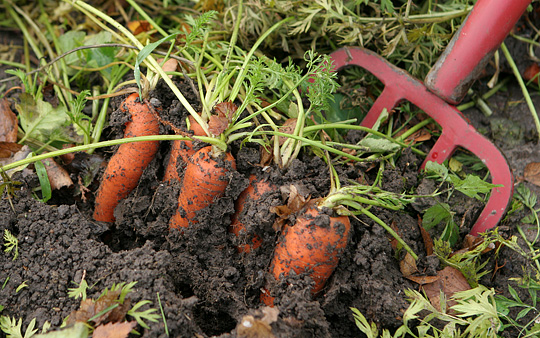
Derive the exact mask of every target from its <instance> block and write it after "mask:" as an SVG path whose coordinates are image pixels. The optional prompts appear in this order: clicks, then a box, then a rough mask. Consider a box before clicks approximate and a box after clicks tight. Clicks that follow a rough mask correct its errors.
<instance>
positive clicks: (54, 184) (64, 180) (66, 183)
mask: <svg viewBox="0 0 540 338" xmlns="http://www.w3.org/2000/svg"><path fill="white" fill-rule="evenodd" d="M41 163H43V165H44V166H45V170H47V176H48V177H49V182H50V183H51V189H53V190H56V189H60V188H63V187H70V186H72V185H73V181H72V180H71V178H70V177H69V173H68V172H67V171H66V169H64V168H63V167H61V166H59V165H58V163H56V162H55V161H54V160H53V159H46V160H42V161H41Z"/></svg>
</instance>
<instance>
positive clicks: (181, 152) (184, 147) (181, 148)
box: [163, 115, 205, 182]
mask: <svg viewBox="0 0 540 338" xmlns="http://www.w3.org/2000/svg"><path fill="white" fill-rule="evenodd" d="M189 124H190V126H189V129H190V130H191V131H193V134H194V135H197V136H203V135H205V132H204V129H202V127H201V126H200V125H199V124H198V123H197V121H195V119H194V118H193V116H191V115H190V116H189ZM194 153H195V150H194V149H193V142H192V141H183V140H178V141H174V142H173V144H172V147H171V153H170V155H169V163H167V168H166V169H165V174H164V175H163V180H164V181H165V182H170V181H171V180H173V179H174V180H177V181H180V177H179V176H178V170H177V165H178V159H179V158H180V159H182V161H183V162H184V163H187V162H188V159H189V158H190V157H191V156H192V155H193V154H194Z"/></svg>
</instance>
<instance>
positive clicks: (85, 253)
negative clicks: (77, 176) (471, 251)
mask: <svg viewBox="0 0 540 338" xmlns="http://www.w3.org/2000/svg"><path fill="white" fill-rule="evenodd" d="M183 88H184V89H185V91H187V87H185V86H184V87H183ZM515 97H520V93H519V91H518V89H516V88H514V87H511V88H510V91H509V92H508V95H507V96H505V95H499V96H497V97H495V98H493V99H492V100H491V101H490V103H491V104H492V106H493V107H494V111H495V114H496V115H497V116H496V117H498V118H505V119H508V120H512V121H513V122H514V123H515V124H516V126H517V128H519V129H520V130H521V132H522V135H525V136H524V137H522V138H521V139H519V140H518V142H517V143H512V144H511V145H508V144H507V143H505V140H507V138H503V139H496V140H495V142H496V143H497V144H498V145H499V146H501V147H502V149H503V151H504V152H505V154H506V155H507V156H508V157H509V160H510V164H511V167H512V169H513V170H514V173H515V175H516V177H519V176H521V175H522V173H523V168H524V166H525V165H526V164H527V163H528V162H532V161H533V159H536V160H537V161H538V159H540V154H539V152H540V150H539V149H538V147H537V145H536V143H535V142H534V141H533V140H534V137H533V136H534V132H533V127H532V124H531V123H530V122H529V121H530V115H529V113H528V111H527V109H526V106H525V104H524V103H521V104H519V105H514V106H511V108H509V107H510V106H509V105H508V102H510V101H511V100H513V98H515ZM158 99H159V100H160V101H161V103H162V107H163V113H162V114H163V116H165V118H167V119H169V120H171V121H173V117H172V116H175V117H176V121H173V122H174V123H179V122H178V121H182V119H180V118H179V117H182V116H185V114H186V113H185V111H184V110H183V108H181V106H180V105H179V104H178V102H176V101H174V100H173V99H172V98H171V97H170V96H169V97H158ZM538 101H539V100H538V98H535V102H536V103H537V106H540V104H539V103H540V102H538ZM167 108H168V109H167ZM467 115H468V116H469V117H470V118H471V119H472V120H473V123H474V124H475V125H476V127H478V128H479V129H480V130H482V131H485V132H486V134H487V135H491V131H492V129H491V127H492V125H490V121H491V120H492V119H493V117H490V118H483V117H482V115H481V113H480V112H478V111H475V110H471V111H470V112H469V111H467ZM119 120H121V118H119ZM120 124H121V123H120ZM162 128H164V127H162ZM163 130H164V131H166V128H164V129H163ZM109 132H110V135H114V133H115V131H114V129H113V128H111V129H110V130H109ZM169 147H170V145H169V144H168V143H166V142H163V143H162V144H161V146H160V152H159V154H158V156H157V157H156V158H155V159H154V161H153V162H152V163H151V165H150V167H149V168H148V169H147V170H146V171H145V173H144V174H143V177H142V178H141V181H140V184H139V187H138V188H137V189H136V190H135V191H133V192H132V193H131V194H130V195H129V196H128V198H126V199H125V200H124V201H122V202H121V203H120V205H119V206H118V207H117V209H116V211H115V216H116V223H115V224H114V225H109V224H105V223H100V222H96V221H94V220H92V218H91V215H92V207H93V204H92V200H91V198H90V200H87V201H85V200H83V199H81V195H80V194H77V193H76V190H75V189H73V190H65V191H59V192H55V196H54V198H53V200H51V202H49V203H48V204H43V203H40V202H38V201H37V200H36V199H35V198H33V197H32V190H33V189H34V188H35V187H37V186H38V182H37V179H36V177H35V176H33V175H32V174H27V172H23V173H19V174H17V175H16V176H15V177H14V179H15V180H18V181H21V182H23V184H22V185H21V189H20V190H19V191H17V196H16V197H15V198H13V199H12V200H8V199H3V200H2V201H0V231H2V233H3V232H4V229H8V230H9V231H11V232H12V233H13V234H14V235H15V236H16V237H17V238H18V239H19V257H18V258H17V259H15V260H12V256H11V255H8V254H2V255H0V266H1V267H2V268H0V281H1V282H2V283H4V281H5V283H4V287H3V288H2V289H1V290H0V305H3V306H4V307H5V310H4V311H3V312H2V314H3V315H10V316H14V317H16V318H19V317H22V318H23V319H24V326H26V325H27V324H28V323H29V321H30V320H31V319H32V318H36V320H37V324H38V325H39V326H40V327H41V325H43V323H44V322H45V321H49V322H50V323H51V324H52V325H53V327H55V328H56V327H59V326H60V325H61V324H62V321H63V320H64V318H66V317H67V316H68V315H69V314H70V313H71V312H72V311H74V310H77V309H78V306H79V304H80V299H78V300H77V299H73V298H70V297H68V288H72V287H75V286H76V285H75V284H74V283H73V282H75V283H80V282H81V278H83V276H84V278H85V280H86V281H87V282H88V284H89V285H90V286H92V288H91V290H90V292H89V295H88V296H89V298H96V297H97V296H98V295H99V294H100V293H101V292H102V290H103V289H105V288H107V287H111V286H112V285H113V283H120V282H133V281H136V282H137V284H136V286H135V289H134V292H132V293H131V294H130V295H129V297H131V301H132V304H134V303H136V302H138V301H140V300H143V299H147V300H150V301H151V302H152V304H151V307H153V308H156V309H158V311H159V307H158V300H157V297H158V294H159V298H160V299H161V305H162V307H163V314H164V318H165V320H166V322H167V326H168V330H169V333H170V336H172V337H200V336H202V337H209V336H219V337H237V336H239V335H238V331H239V330H238V329H237V325H239V323H241V322H242V318H243V317H244V316H246V315H253V316H254V317H255V318H261V316H262V310H264V309H263V308H262V306H261V305H260V302H259V295H260V289H261V288H262V287H263V286H265V285H267V283H269V282H272V281H271V278H270V276H269V274H268V272H267V270H268V265H269V262H270V259H271V255H272V251H273V248H274V246H275V243H276V240H277V239H278V237H279V233H276V231H275V230H273V229H272V224H273V220H274V217H275V215H274V214H272V213H271V212H270V207H271V206H277V205H283V204H285V202H286V200H285V198H286V191H287V188H288V187H290V185H295V186H296V187H297V188H298V190H299V192H300V193H301V194H303V195H304V196H306V197H307V196H311V198H317V197H322V196H325V195H326V194H327V193H328V190H329V187H330V181H329V174H328V170H327V169H326V165H325V164H324V162H323V161H322V160H321V159H320V158H318V157H315V156H313V155H311V154H302V156H301V157H300V159H298V160H297V161H295V162H294V163H293V165H292V166H291V167H290V168H288V169H286V170H280V169H278V168H275V167H268V168H261V167H259V166H257V163H259V161H260V153H259V149H258V148H254V147H250V146H249V145H248V146H244V147H243V148H239V147H238V146H233V148H232V151H233V154H234V155H235V157H236V159H237V172H234V173H233V174H232V177H231V183H230V184H229V187H228V188H227V191H226V193H225V196H224V197H223V198H221V199H219V200H218V201H217V202H216V203H215V204H213V205H212V206H210V207H209V208H207V209H205V210H203V211H202V212H201V213H200V215H199V218H198V220H199V223H198V224H197V226H195V227H192V228H189V229H186V230H184V232H183V234H182V233H180V232H179V231H176V230H174V231H169V230H168V222H169V218H170V217H171V216H172V215H173V214H174V212H175V211H176V205H175V204H176V201H177V195H178V192H179V188H180V187H179V185H178V184H176V183H173V184H166V183H162V182H161V179H162V176H163V170H164V166H165V164H166V157H167V153H168V150H169ZM105 156H109V155H105ZM421 162H422V159H421V158H418V157H416V156H414V155H412V154H411V153H410V152H408V151H404V152H403V153H402V154H401V155H400V156H399V158H398V160H397V162H396V167H395V168H391V167H390V165H387V170H386V172H385V174H384V178H383V188H384V189H386V190H390V191H395V192H402V191H414V190H416V189H417V188H418V187H419V186H420V187H422V189H423V188H425V187H429V185H430V183H429V181H426V180H425V179H423V178H422V176H421V175H420V173H419V171H418V170H419V167H420V164H421ZM337 169H338V172H339V175H340V177H342V181H343V182H346V180H347V179H352V180H357V179H361V178H362V179H367V181H368V183H371V182H372V180H373V178H374V176H375V174H376V173H375V171H376V169H375V170H369V169H370V167H369V165H365V166H364V165H355V166H353V165H346V166H343V167H338V168H337ZM252 173H255V174H256V175H258V176H261V177H264V178H266V179H268V180H270V181H272V182H273V183H274V184H275V185H276V186H278V187H280V189H279V190H276V191H274V192H271V193H269V194H266V195H265V196H264V198H263V199H262V203H260V204H258V205H253V204H252V203H247V204H246V206H245V208H244V220H245V222H247V223H248V224H249V226H252V227H256V228H257V229H259V230H260V233H261V234H264V236H263V244H262V246H261V247H260V248H258V249H257V250H254V251H252V252H250V253H247V254H246V253H238V252H237V250H236V245H237V244H238V243H237V241H238V239H237V238H236V237H235V236H234V235H232V234H231V233H229V232H228V231H227V228H228V226H229V224H230V215H231V214H232V213H233V211H234V200H235V199H236V198H237V197H238V195H239V194H240V193H241V192H242V191H243V190H244V189H245V188H246V187H247V184H248V180H247V177H248V176H249V175H250V174H252ZM75 181H76V180H75ZM531 188H534V187H532V186H531ZM91 189H93V190H94V191H95V186H91ZM536 191H537V192H538V190H536ZM86 195H87V196H88V197H91V194H86ZM441 198H443V197H441ZM450 203H451V204H452V206H453V210H456V212H457V213H456V219H458V220H461V219H462V218H463V219H464V222H463V225H462V229H461V232H462V234H466V233H467V232H468V231H469V228H470V227H471V225H472V223H473V222H474V217H473V216H474V215H475V213H477V212H478V211H479V210H480V209H479V206H478V204H476V203H472V202H471V201H469V200H465V199H464V198H463V197H462V196H459V194H457V193H456V194H454V197H453V198H452V200H451V201H450ZM425 207H426V206H425V205H422V204H418V203H417V204H415V205H414V206H411V207H408V208H407V209H406V210H405V211H402V212H389V211H387V210H383V209H372V212H373V213H375V214H376V215H377V216H378V217H380V218H381V219H382V220H383V221H385V222H386V223H387V224H395V226H396V227H397V228H398V229H399V232H400V234H401V236H402V238H403V239H404V240H405V241H406V242H407V243H408V244H409V245H410V246H411V247H412V249H413V250H414V251H415V252H416V253H418V254H419V256H420V260H419V263H418V265H419V266H418V267H419V270H420V271H422V272H424V273H426V274H428V275H429V274H434V273H435V271H436V270H437V268H438V262H437V260H436V259H432V258H431V257H426V255H425V249H424V246H423V243H422V239H421V236H420V233H419V231H418V219H417V216H418V214H419V213H418V212H419V211H423V210H424V209H425ZM522 216H524V213H523V212H521V213H517V214H514V215H513V216H512V217H510V218H509V219H508V220H506V221H505V222H504V223H503V224H502V226H501V232H502V233H503V234H505V235H511V234H513V233H514V230H515V226H516V225H517V224H518V223H519V219H520V218H521V217H522ZM351 220H352V228H353V233H352V236H351V238H350V241H349V244H348V248H347V250H346V251H345V253H344V255H343V256H342V258H341V261H340V264H339V266H338V268H337V269H336V271H335V273H334V274H333V276H332V277H331V279H330V280H329V282H328V283H327V285H326V287H325V289H324V290H323V292H322V294H320V295H319V296H318V297H317V298H315V299H312V297H311V295H310V293H309V286H310V282H311V281H310V280H309V278H307V277H305V276H291V277H290V278H288V279H287V281H286V282H287V283H282V284H280V285H278V286H277V290H278V297H277V298H276V308H277V309H278V310H279V316H278V319H277V321H275V322H273V323H272V324H271V327H272V333H273V335H274V336H275V337H358V336H361V334H360V332H359V331H358V329H357V328H356V326H355V324H354V320H353V318H352V314H351V311H350V307H355V308H358V309H359V310H360V311H361V312H362V313H363V314H364V315H365V316H366V317H367V318H368V320H371V321H375V322H376V323H377V324H378V325H379V326H380V327H383V328H389V329H393V328H396V327H397V326H399V325H400V324H401V316H402V314H403V312H404V311H405V309H406V308H407V306H408V303H407V301H406V300H405V298H404V295H403V290H404V289H406V288H411V289H418V285H416V284H414V283H412V282H410V281H409V280H407V279H406V278H404V277H403V275H402V273H401V272H400V269H399V258H400V257H399V253H396V252H395V251H393V249H392V247H391V244H390V238H389V236H388V234H387V233H386V232H385V231H384V230H383V229H382V228H381V227H380V226H378V225H376V224H375V223H374V222H373V221H371V220H370V219H369V218H367V217H359V219H351ZM501 262H506V264H505V265H504V267H502V268H500V269H499V270H497V273H496V274H494V275H488V276H486V277H485V278H484V279H483V280H482V283H483V284H484V285H486V286H488V287H494V288H495V289H496V290H497V291H498V292H500V293H505V292H507V285H508V283H509V280H508V278H510V277H518V276H520V275H521V274H522V273H523V271H522V269H521V266H522V265H524V264H525V261H524V260H523V259H522V258H521V257H520V256H518V255H516V254H514V253H513V252H511V251H510V250H509V249H503V250H502V252H501V255H500V256H499V258H498V263H499V264H498V265H499V266H500V265H502V263H501ZM490 264H492V266H493V264H494V262H493V260H492V261H491V263H490ZM23 282H25V283H26V284H27V286H26V287H24V288H22V289H21V290H19V291H18V292H17V291H16V289H17V287H18V286H20V285H21V284H22V283H23ZM521 295H522V297H523V298H522V299H523V300H524V301H527V295H526V294H525V293H522V294H521ZM148 307H149V306H148V305H147V306H145V307H144V308H143V310H144V309H147V308H148ZM157 313H159V312H157ZM148 324H149V326H150V329H149V330H145V329H143V328H141V327H140V326H139V327H138V328H137V330H139V332H143V336H144V337H166V333H165V326H164V323H163V321H162V320H159V321H158V322H156V323H148ZM248 331H249V330H248ZM242 334H244V335H243V336H246V337H247V336H249V335H246V330H243V331H242ZM248 334H252V333H250V332H248ZM253 334H254V333H253ZM506 334H507V335H508V336H511V333H506ZM252 336H253V337H256V336H255V335H252ZM0 337H4V335H3V333H0Z"/></svg>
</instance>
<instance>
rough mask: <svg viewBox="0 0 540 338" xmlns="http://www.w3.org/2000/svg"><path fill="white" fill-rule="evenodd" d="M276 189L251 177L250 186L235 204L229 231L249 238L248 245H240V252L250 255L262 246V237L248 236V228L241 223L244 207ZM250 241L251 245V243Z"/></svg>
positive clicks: (253, 176) (255, 177)
mask: <svg viewBox="0 0 540 338" xmlns="http://www.w3.org/2000/svg"><path fill="white" fill-rule="evenodd" d="M275 189H276V187H275V186H274V185H273V184H272V183H270V182H268V181H266V180H260V179H257V176H255V175H251V176H249V186H248V187H247V188H246V190H244V191H242V193H241V194H240V196H238V198H237V199H236V201H235V203H234V208H235V213H234V214H233V215H232V217H231V226H230V227H229V231H230V232H232V233H233V234H235V235H236V236H237V237H239V238H242V237H245V238H248V240H247V241H248V242H247V243H243V244H240V245H239V246H238V247H237V249H238V252H240V253H244V252H245V253H248V252H250V251H251V250H254V249H257V248H258V247H260V246H261V244H262V239H261V237H260V236H259V235H257V234H247V233H246V231H247V230H246V226H245V225H244V223H242V222H241V221H240V217H241V214H242V211H243V210H244V205H245V204H246V203H247V202H249V201H258V200H259V199H260V198H261V197H262V196H263V195H264V194H265V193H267V192H269V191H274V190H275ZM250 240H251V243H249V241H250Z"/></svg>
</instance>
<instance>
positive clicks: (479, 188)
mask: <svg viewBox="0 0 540 338" xmlns="http://www.w3.org/2000/svg"><path fill="white" fill-rule="evenodd" d="M449 178H450V181H451V182H452V183H453V184H454V187H455V188H456V190H457V191H459V192H461V193H463V194H465V195H467V196H469V197H472V198H476V199H477V200H479V201H483V200H484V199H483V198H482V197H480V195H478V194H487V193H489V192H490V191H491V189H493V188H496V187H502V185H500V184H491V183H488V182H486V181H483V180H482V179H481V178H480V177H478V176H476V175H467V177H465V179H463V180H462V179H461V178H459V177H458V176H457V175H450V176H449Z"/></svg>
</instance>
